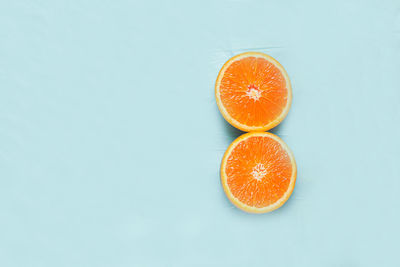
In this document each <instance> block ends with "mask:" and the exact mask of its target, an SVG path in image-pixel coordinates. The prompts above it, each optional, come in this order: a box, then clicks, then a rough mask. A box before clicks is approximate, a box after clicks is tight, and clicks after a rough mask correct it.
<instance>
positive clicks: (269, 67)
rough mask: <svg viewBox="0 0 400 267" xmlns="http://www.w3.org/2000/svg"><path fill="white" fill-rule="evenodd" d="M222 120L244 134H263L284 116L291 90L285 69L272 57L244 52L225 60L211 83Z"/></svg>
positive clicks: (290, 99) (287, 108) (287, 109)
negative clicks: (214, 80)
mask: <svg viewBox="0 0 400 267" xmlns="http://www.w3.org/2000/svg"><path fill="white" fill-rule="evenodd" d="M215 97H216V99H217V105H218V108H219V110H220V111H221V113H222V115H223V116H224V118H225V119H226V120H227V121H228V122H229V123H230V124H232V125H233V126H234V127H236V128H238V129H240V130H242V131H245V132H251V131H267V130H269V129H271V128H273V127H275V126H277V125H278V124H279V123H280V122H281V121H282V120H283V119H284V118H285V117H286V115H287V113H288V111H289V108H290V104H291V102H292V88H291V85H290V80H289V77H288V75H287V73H286V71H285V69H284V68H283V67H282V66H281V64H279V62H278V61H276V60H275V59H274V58H272V57H270V56H268V55H266V54H263V53H258V52H246V53H242V54H239V55H237V56H234V57H233V58H231V59H229V60H228V61H227V62H226V63H225V64H224V66H223V67H222V69H221V71H220V72H219V74H218V77H217V81H216V83H215Z"/></svg>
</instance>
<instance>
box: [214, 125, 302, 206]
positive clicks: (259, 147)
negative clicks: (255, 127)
mask: <svg viewBox="0 0 400 267" xmlns="http://www.w3.org/2000/svg"><path fill="white" fill-rule="evenodd" d="M296 174H297V169H296V162H295V160H294V157H293V154H292V152H291V151H290V149H289V147H288V146H287V145H286V144H285V143H284V142H283V141H282V140H281V139H280V138H279V137H278V136H276V135H274V134H271V133H268V132H264V133H262V132H253V133H247V134H244V135H242V136H240V137H239V138H237V139H236V140H235V141H234V142H233V143H232V144H231V145H230V146H229V148H228V149H227V151H226V152H225V155H224V157H223V159H222V164H221V182H222V186H223V188H224V191H225V193H226V195H227V197H228V198H229V200H230V201H231V202H232V203H233V204H234V205H235V206H237V207H238V208H240V209H242V210H244V211H247V212H252V213H264V212H269V211H272V210H275V209H277V208H279V207H280V206H282V205H283V204H284V203H285V202H286V201H287V200H288V199H289V197H290V195H291V193H292V191H293V188H294V185H295V181H296Z"/></svg>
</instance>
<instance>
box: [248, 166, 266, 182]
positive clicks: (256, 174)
mask: <svg viewBox="0 0 400 267" xmlns="http://www.w3.org/2000/svg"><path fill="white" fill-rule="evenodd" d="M251 175H253V178H254V179H256V180H257V181H261V179H262V178H264V176H265V175H267V169H266V168H265V167H264V164H262V163H258V164H257V165H256V166H254V168H253V171H252V172H251Z"/></svg>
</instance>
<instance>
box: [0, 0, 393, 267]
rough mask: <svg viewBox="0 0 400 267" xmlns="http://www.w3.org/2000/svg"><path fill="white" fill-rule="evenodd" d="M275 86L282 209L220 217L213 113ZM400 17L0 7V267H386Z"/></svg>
mask: <svg viewBox="0 0 400 267" xmlns="http://www.w3.org/2000/svg"><path fill="white" fill-rule="evenodd" d="M243 51H261V52H266V53H268V54H270V55H272V56H273V57H275V58H276V59H278V60H279V61H280V62H281V63H282V64H283V66H284V67H285V68H286V69H287V71H288V73H289V75H290V77H291V79H292V82H293V92H294V99H293V105H292V108H291V111H290V113H289V116H288V117H287V118H286V120H285V121H284V122H283V123H282V124H281V125H280V126H278V127H277V128H276V129H274V130H273V132H274V133H276V134H278V135H279V136H281V137H282V138H283V139H284V140H285V141H286V142H287V143H288V145H289V146H290V147H291V148H292V150H293V151H294V154H295V156H296V159H297V163H298V180H297V184H296V187H295V190H294V193H293V195H292V197H291V199H290V200H289V201H288V202H287V203H286V205H284V206H283V207H282V208H281V209H279V210H277V211H275V212H273V213H270V214H265V215H250V214H245V213H243V212H241V211H239V210H237V209H236V208H234V207H233V206H232V205H231V204H230V203H229V201H228V200H227V199H226V197H225V195H224V193H223V191H222V188H221V186H220V182H219V165H220V160H221V158H222V155H223V153H224V151H225V149H226V148H227V146H228V145H229V144H230V143H231V142H232V141H233V140H234V138H236V137H237V136H238V135H239V134H240V132H239V131H237V130H235V129H233V128H232V127H231V126H229V125H228V124H227V123H226V122H225V121H224V120H223V119H222V117H221V115H220V114H219V112H218V109H217V107H216V104H215V99H214V82H215V79H216V76H217V73H218V70H219V68H220V67H221V66H222V64H223V63H224V62H225V61H226V60H227V59H229V58H230V57H231V56H233V55H235V54H237V53H240V52H243ZM399 72H400V2H399V1H396V0H392V1H388V0H383V1H361V0H360V1H354V0H353V1H344V0H343V1H330V2H324V1H316V0H315V1H295V0H293V1H211V0H209V1H198V2H190V1H183V0H182V1H111V0H107V1H100V0H99V1H95V0H92V1H66V0H64V1H51V0H42V1H32V0H25V1H19V0H15V1H6V0H1V1H0V266H2V267H16V266H18V267H30V266H34V267H36V266H37V267H53V266H57V267H63V266H74V267H80V266H82V267H87V266H96V267H97V266H99V267H100V266H114V267H122V266H124V267H125V266H218V267H220V266H307V267H310V266H311V267H313V266H400V260H399V257H398V256H399V255H398V252H399V238H400V234H399V224H400V207H399V204H400V202H399V195H400V156H399V151H400V141H399V136H400V126H399V125H400V87H399V86H400V73H399Z"/></svg>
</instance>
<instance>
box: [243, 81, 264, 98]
mask: <svg viewBox="0 0 400 267" xmlns="http://www.w3.org/2000/svg"><path fill="white" fill-rule="evenodd" d="M247 88H248V90H247V91H246V95H247V96H248V97H250V98H252V99H254V100H258V99H259V98H260V97H261V91H260V90H259V89H258V87H257V86H255V85H254V84H250V85H249V86H247Z"/></svg>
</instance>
